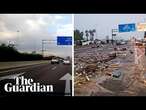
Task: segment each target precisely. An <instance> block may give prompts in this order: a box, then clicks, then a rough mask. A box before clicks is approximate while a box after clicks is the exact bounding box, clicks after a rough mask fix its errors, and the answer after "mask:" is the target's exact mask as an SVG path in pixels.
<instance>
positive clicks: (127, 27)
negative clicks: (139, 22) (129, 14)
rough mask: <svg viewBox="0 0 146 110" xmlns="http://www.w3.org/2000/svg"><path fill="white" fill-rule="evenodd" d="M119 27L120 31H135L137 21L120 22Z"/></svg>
mask: <svg viewBox="0 0 146 110" xmlns="http://www.w3.org/2000/svg"><path fill="white" fill-rule="evenodd" d="M118 28H119V32H133V31H136V26H135V23H131V24H119V25H118Z"/></svg>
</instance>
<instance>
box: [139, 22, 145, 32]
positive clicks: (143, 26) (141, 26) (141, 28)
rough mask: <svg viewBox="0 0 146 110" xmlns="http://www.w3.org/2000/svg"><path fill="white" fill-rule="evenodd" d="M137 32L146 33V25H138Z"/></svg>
mask: <svg viewBox="0 0 146 110" xmlns="http://www.w3.org/2000/svg"><path fill="white" fill-rule="evenodd" d="M137 31H146V23H138V24H137Z"/></svg>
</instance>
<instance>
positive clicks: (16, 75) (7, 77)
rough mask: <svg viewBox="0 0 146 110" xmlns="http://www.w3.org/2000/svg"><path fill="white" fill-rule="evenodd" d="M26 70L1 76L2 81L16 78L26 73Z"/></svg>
mask: <svg viewBox="0 0 146 110" xmlns="http://www.w3.org/2000/svg"><path fill="white" fill-rule="evenodd" d="M25 73H26V72H22V73H19V74H13V75H7V76H3V77H0V81H1V80H4V79H15V78H16V77H18V76H20V75H22V74H25Z"/></svg>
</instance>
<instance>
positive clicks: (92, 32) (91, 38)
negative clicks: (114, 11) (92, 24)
mask: <svg viewBox="0 0 146 110" xmlns="http://www.w3.org/2000/svg"><path fill="white" fill-rule="evenodd" d="M95 32H96V30H95V29H93V30H89V33H90V40H91V41H93V40H94V33H95Z"/></svg>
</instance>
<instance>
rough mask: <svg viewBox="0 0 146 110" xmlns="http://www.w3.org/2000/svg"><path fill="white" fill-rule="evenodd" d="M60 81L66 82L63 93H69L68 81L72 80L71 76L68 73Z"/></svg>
mask: <svg viewBox="0 0 146 110" xmlns="http://www.w3.org/2000/svg"><path fill="white" fill-rule="evenodd" d="M60 80H65V81H66V84H65V93H71V91H70V80H72V76H71V75H70V74H69V73H67V74H66V75H64V76H63V77H61V78H60Z"/></svg>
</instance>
